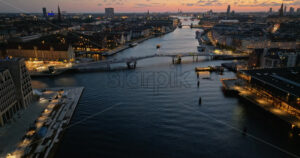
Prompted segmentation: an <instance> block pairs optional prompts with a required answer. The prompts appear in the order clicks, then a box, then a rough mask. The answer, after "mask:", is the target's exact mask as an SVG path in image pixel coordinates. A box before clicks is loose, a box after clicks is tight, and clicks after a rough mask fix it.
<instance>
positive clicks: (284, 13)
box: [283, 5, 287, 15]
mask: <svg viewBox="0 0 300 158" xmlns="http://www.w3.org/2000/svg"><path fill="white" fill-rule="evenodd" d="M286 8H287V7H286V5H285V6H284V11H283V15H286Z"/></svg>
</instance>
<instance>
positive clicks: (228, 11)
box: [227, 5, 230, 16]
mask: <svg viewBox="0 0 300 158" xmlns="http://www.w3.org/2000/svg"><path fill="white" fill-rule="evenodd" d="M229 14H230V5H228V7H227V16H228V15H229Z"/></svg>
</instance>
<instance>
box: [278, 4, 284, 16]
mask: <svg viewBox="0 0 300 158" xmlns="http://www.w3.org/2000/svg"><path fill="white" fill-rule="evenodd" d="M279 16H283V3H282V4H281V7H280V9H279Z"/></svg>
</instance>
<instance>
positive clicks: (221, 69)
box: [195, 66, 224, 72]
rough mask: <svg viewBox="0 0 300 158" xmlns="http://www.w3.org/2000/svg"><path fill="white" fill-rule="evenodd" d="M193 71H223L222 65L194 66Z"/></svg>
mask: <svg viewBox="0 0 300 158" xmlns="http://www.w3.org/2000/svg"><path fill="white" fill-rule="evenodd" d="M195 71H196V72H197V71H210V72H223V71H224V68H223V67H222V66H208V67H196V68H195Z"/></svg>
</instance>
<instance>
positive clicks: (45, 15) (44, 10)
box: [43, 7, 47, 18]
mask: <svg viewBox="0 0 300 158" xmlns="http://www.w3.org/2000/svg"><path fill="white" fill-rule="evenodd" d="M43 16H44V18H47V9H46V8H45V7H44V8H43Z"/></svg>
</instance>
